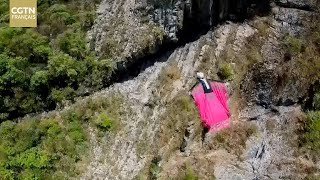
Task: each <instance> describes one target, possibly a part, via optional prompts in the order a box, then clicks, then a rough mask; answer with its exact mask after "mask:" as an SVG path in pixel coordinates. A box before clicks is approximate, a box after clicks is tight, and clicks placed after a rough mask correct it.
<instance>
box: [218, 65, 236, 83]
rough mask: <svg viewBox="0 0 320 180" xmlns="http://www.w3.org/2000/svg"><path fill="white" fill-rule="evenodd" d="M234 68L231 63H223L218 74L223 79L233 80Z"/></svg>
mask: <svg viewBox="0 0 320 180" xmlns="http://www.w3.org/2000/svg"><path fill="white" fill-rule="evenodd" d="M233 75H234V72H233V68H232V66H231V64H222V65H221V66H220V68H219V71H218V76H219V78H220V79H222V80H232V79H233Z"/></svg>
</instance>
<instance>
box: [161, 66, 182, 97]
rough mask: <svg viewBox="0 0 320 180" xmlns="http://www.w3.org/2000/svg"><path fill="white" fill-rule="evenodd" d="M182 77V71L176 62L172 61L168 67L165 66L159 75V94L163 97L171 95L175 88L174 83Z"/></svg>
mask: <svg viewBox="0 0 320 180" xmlns="http://www.w3.org/2000/svg"><path fill="white" fill-rule="evenodd" d="M180 77H181V71H180V69H179V68H178V64H177V63H176V62H174V63H171V64H169V66H168V67H166V68H164V69H163V70H162V72H161V74H160V75H159V83H158V89H159V96H160V97H163V96H166V95H169V94H170V93H171V92H172V90H173V89H174V86H173V83H174V82H175V81H177V80H179V79H180Z"/></svg>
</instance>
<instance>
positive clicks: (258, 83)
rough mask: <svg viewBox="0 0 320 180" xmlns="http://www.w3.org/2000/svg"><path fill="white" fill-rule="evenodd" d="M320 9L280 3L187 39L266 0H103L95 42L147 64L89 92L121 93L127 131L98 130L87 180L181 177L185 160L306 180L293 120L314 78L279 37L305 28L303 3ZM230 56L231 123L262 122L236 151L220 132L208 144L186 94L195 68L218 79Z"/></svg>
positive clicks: (213, 168)
mask: <svg viewBox="0 0 320 180" xmlns="http://www.w3.org/2000/svg"><path fill="white" fill-rule="evenodd" d="M196 2H198V3H196ZM157 3H158V4H157ZM159 3H160V4H159ZM161 3H166V4H161ZM267 4H268V3H267ZM314 6H315V3H314V2H312V1H291V0H288V1H276V3H275V4H273V6H272V11H271V14H270V15H268V16H265V17H255V18H253V19H251V20H248V21H245V22H241V23H232V22H227V23H223V24H221V25H218V26H217V27H216V28H215V29H214V30H213V31H208V32H207V33H205V35H202V36H200V37H199V38H198V39H196V40H195V41H192V42H188V41H190V40H191V39H192V38H191V39H189V38H188V36H190V37H193V38H194V37H197V35H199V33H200V34H201V29H204V30H208V29H209V28H210V27H212V26H213V25H217V23H218V22H220V21H221V20H226V19H229V20H231V19H238V20H239V19H243V18H246V17H249V16H250V15H251V14H252V13H253V11H254V9H257V10H258V11H259V9H262V10H265V7H266V4H264V3H262V4H256V5H254V4H253V3H252V2H251V1H245V0H243V1H236V3H235V2H234V1H232V0H230V1H209V0H202V1H193V0H185V1H183V0H176V1H161V2H160V1H140V0H139V1H137V0H136V1H133V0H116V1H110V0H105V1H104V2H103V3H102V4H101V5H100V8H99V17H98V19H97V20H96V23H95V25H94V27H93V29H92V31H91V32H90V33H89V37H90V38H91V47H92V48H93V49H95V50H96V52H97V53H98V54H99V55H101V56H102V57H103V56H107V55H109V56H110V53H111V57H113V58H116V59H118V61H119V62H123V61H126V60H128V61H130V60H131V61H137V60H139V58H138V57H144V58H143V61H144V62H145V64H144V62H141V64H142V65H141V67H143V66H145V67H144V68H142V69H143V71H142V72H140V73H139V75H137V76H136V77H134V78H131V79H129V80H125V81H124V82H119V83H115V84H113V85H112V86H111V87H109V88H107V89H105V90H103V91H101V92H98V93H96V94H93V95H92V96H90V97H87V98H93V99H95V98H101V97H110V96H111V95H112V94H118V95H121V96H122V97H123V98H124V99H126V104H127V105H128V106H129V107H130V108H129V109H130V110H127V112H126V113H124V114H122V117H121V125H122V128H121V129H120V130H119V131H118V132H115V134H113V135H110V134H108V133H107V134H105V136H104V137H103V138H102V139H101V140H100V141H97V140H96V138H95V135H94V133H93V134H92V139H91V156H92V157H91V162H90V163H89V165H88V166H87V169H86V172H85V173H84V174H83V175H82V178H81V179H135V178H140V179H150V178H158V179H169V178H177V179H179V178H180V179H181V172H183V173H182V174H184V171H186V167H187V166H188V167H189V168H192V169H193V170H194V171H196V174H197V175H198V176H199V177H200V179H210V178H216V179H285V178H287V179H303V178H304V177H305V176H306V175H307V174H306V172H301V169H300V167H301V166H305V164H304V159H303V157H298V156H297V135H296V127H297V123H298V121H299V120H300V119H301V118H302V109H301V108H300V105H299V103H300V102H301V99H304V98H305V96H306V94H307V93H308V92H307V91H308V88H306V87H309V86H310V84H308V82H307V81H304V80H303V79H301V78H300V77H299V76H298V75H297V73H296V71H295V69H297V68H296V67H297V66H296V65H297V64H298V60H297V59H296V58H292V59H291V60H290V61H286V60H285V58H284V56H285V50H284V49H283V43H282V41H283V39H284V37H285V36H287V35H291V36H296V37H297V36H298V37H299V36H301V37H303V36H304V35H305V34H307V33H308V24H309V23H310V19H311V17H313V16H314V14H315V12H312V11H309V10H310V9H312V8H306V7H314ZM248 7H250V8H248ZM259 12H261V11H259ZM254 13H257V12H254ZM254 13H253V14H254ZM183 41H185V42H188V43H186V44H184V43H182V45H181V47H177V48H176V49H174V50H173V51H172V52H171V51H169V52H167V53H168V54H166V55H164V56H159V57H158V59H148V56H146V55H147V54H152V53H154V52H156V51H157V50H158V49H159V48H160V47H161V46H162V45H164V44H165V43H167V42H171V43H172V42H175V43H179V42H183ZM108 48H109V49H108ZM105 50H109V51H110V52H107V53H104V51H105ZM140 60H141V59H140ZM150 62H155V63H154V64H150ZM223 63H228V64H231V65H232V67H233V69H234V71H235V76H236V77H235V79H234V80H233V81H231V82H230V87H231V89H232V91H233V93H232V96H231V101H230V106H231V111H232V122H233V125H232V126H234V127H236V126H237V125H238V124H245V126H247V125H249V124H250V125H254V126H255V127H256V130H255V132H254V133H249V135H248V137H245V139H243V140H242V141H243V142H244V143H243V142H242V143H240V144H242V145H241V147H239V148H240V149H243V150H242V151H237V153H236V154H235V153H234V152H233V150H230V148H229V150H228V148H226V147H225V146H228V144H224V145H223V146H221V147H217V146H216V144H215V143H211V144H210V142H214V141H212V140H214V137H215V136H212V137H210V136H209V137H206V139H205V141H203V139H202V137H201V136H202V135H201V126H200V124H199V119H198V117H197V112H196V111H194V110H192V108H191V107H193V102H192V99H188V91H189V89H190V88H191V87H192V85H193V84H194V83H195V79H194V75H195V73H196V71H198V70H201V71H204V72H205V73H206V74H207V75H208V76H209V77H211V78H216V77H217V72H218V70H219V66H220V65H221V64H223ZM181 96H182V100H181ZM177 99H178V100H177ZM79 103H81V101H80V102H79ZM181 107H185V108H186V112H184V111H182V110H183V109H181ZM181 112H182V114H181ZM238 133H246V132H243V131H240V132H238ZM311 164H312V163H311ZM311 166H312V167H313V165H311Z"/></svg>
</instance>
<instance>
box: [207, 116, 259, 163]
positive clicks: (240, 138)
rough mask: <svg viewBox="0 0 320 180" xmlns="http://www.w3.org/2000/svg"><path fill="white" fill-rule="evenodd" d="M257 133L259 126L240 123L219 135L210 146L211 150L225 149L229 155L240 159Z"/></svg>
mask: <svg viewBox="0 0 320 180" xmlns="http://www.w3.org/2000/svg"><path fill="white" fill-rule="evenodd" d="M256 133H257V126H256V125H254V124H252V123H249V122H246V123H243V122H238V123H237V124H235V125H233V126H232V127H231V128H228V129H225V130H222V131H221V132H219V133H217V134H216V135H215V136H214V137H213V140H212V142H211V143H210V144H209V148H210V149H221V148H222V149H225V150H227V151H228V152H229V153H232V154H235V155H237V156H238V157H240V155H241V154H242V152H243V150H244V149H245V147H246V142H247V140H248V139H249V137H250V136H253V135H255V134H256Z"/></svg>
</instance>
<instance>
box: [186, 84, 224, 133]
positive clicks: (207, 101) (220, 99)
mask: <svg viewBox="0 0 320 180" xmlns="http://www.w3.org/2000/svg"><path fill="white" fill-rule="evenodd" d="M210 85H211V88H212V90H213V92H211V93H204V90H203V87H202V86H201V84H199V85H197V86H196V87H195V88H194V89H193V91H192V96H193V98H194V100H195V103H196V105H197V107H198V110H199V112H200V117H201V120H202V124H203V125H204V126H205V127H206V128H208V129H209V132H217V131H219V130H221V129H225V128H227V127H229V126H230V110H229V107H228V104H227V101H228V98H229V96H228V91H227V88H226V86H225V85H224V84H223V83H218V82H210Z"/></svg>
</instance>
